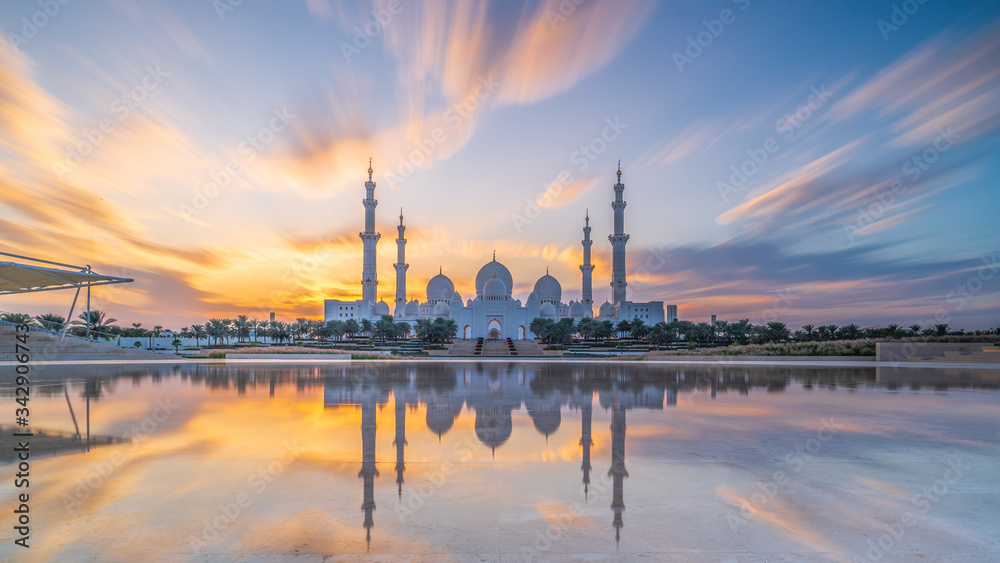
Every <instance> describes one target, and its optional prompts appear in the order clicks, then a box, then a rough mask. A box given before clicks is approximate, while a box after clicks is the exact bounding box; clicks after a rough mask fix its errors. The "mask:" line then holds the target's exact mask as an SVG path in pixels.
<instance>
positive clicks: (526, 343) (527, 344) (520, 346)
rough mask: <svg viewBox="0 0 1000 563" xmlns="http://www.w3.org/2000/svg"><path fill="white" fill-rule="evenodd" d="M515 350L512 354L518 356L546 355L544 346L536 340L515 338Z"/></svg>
mask: <svg viewBox="0 0 1000 563" xmlns="http://www.w3.org/2000/svg"><path fill="white" fill-rule="evenodd" d="M513 345H514V351H513V352H512V353H511V355H512V356H513V355H517V356H544V355H545V353H544V352H543V351H542V347H541V346H539V344H538V342H537V341H536V340H514V341H513Z"/></svg>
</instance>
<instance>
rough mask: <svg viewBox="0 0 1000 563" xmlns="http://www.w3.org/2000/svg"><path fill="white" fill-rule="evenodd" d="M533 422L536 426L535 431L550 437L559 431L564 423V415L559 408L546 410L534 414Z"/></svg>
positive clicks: (532, 416)
mask: <svg viewBox="0 0 1000 563" xmlns="http://www.w3.org/2000/svg"><path fill="white" fill-rule="evenodd" d="M531 422H533V423H534V424H535V430H538V431H539V432H541V433H542V434H545V436H546V437H548V435H549V434H553V433H555V431H556V430H559V423H560V422H562V414H560V412H559V408H558V407H557V408H555V409H552V410H549V409H545V410H542V411H540V412H538V413H534V414H532V415H531Z"/></svg>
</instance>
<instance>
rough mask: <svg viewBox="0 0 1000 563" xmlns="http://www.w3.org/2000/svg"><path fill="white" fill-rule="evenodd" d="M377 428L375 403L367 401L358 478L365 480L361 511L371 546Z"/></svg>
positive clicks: (364, 407)
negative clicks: (363, 512)
mask: <svg viewBox="0 0 1000 563" xmlns="http://www.w3.org/2000/svg"><path fill="white" fill-rule="evenodd" d="M375 426H376V424H375V401H374V400H372V399H365V401H364V402H363V403H362V404H361V471H360V472H359V473H358V477H364V479H365V499H364V502H363V503H362V504H361V510H364V511H365V530H366V533H365V541H366V542H368V545H369V546H370V545H371V541H372V526H374V525H375V520H374V519H373V518H372V513H373V512H374V511H375V477H376V476H377V475H378V470H377V469H375Z"/></svg>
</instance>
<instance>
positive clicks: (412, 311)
mask: <svg viewBox="0 0 1000 563" xmlns="http://www.w3.org/2000/svg"><path fill="white" fill-rule="evenodd" d="M403 314H404V315H406V316H407V317H416V316H417V315H419V314H420V303H418V302H417V300H416V299H414V300H413V301H410V302H409V303H407V304H406V307H405V308H404V309H403Z"/></svg>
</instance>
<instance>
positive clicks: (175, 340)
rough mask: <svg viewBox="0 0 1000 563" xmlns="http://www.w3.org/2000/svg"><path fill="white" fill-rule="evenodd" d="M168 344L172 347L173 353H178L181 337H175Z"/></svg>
mask: <svg viewBox="0 0 1000 563" xmlns="http://www.w3.org/2000/svg"><path fill="white" fill-rule="evenodd" d="M170 344H171V345H172V346H173V347H174V354H180V352H181V351H180V346H181V339H180V338H175V339H174V341H173V342H171V343H170Z"/></svg>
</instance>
